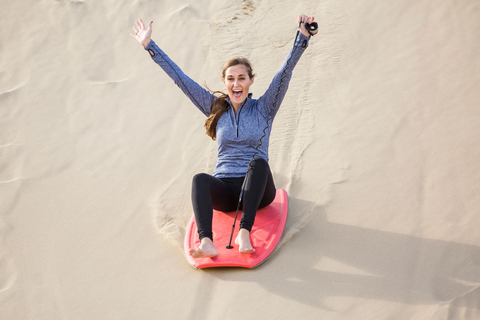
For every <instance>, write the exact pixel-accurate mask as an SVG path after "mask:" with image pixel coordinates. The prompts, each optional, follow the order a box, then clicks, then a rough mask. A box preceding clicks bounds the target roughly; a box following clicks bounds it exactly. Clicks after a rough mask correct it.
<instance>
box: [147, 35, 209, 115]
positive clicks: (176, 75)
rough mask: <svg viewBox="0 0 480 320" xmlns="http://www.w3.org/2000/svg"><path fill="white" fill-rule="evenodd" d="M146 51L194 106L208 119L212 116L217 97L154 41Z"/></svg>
mask: <svg viewBox="0 0 480 320" xmlns="http://www.w3.org/2000/svg"><path fill="white" fill-rule="evenodd" d="M145 50H147V51H148V53H150V56H151V57H152V59H153V61H155V63H156V64H158V65H159V66H160V67H161V68H162V69H163V70H164V71H165V72H166V73H167V75H168V76H169V77H170V78H172V80H173V81H174V82H175V84H176V85H177V86H178V87H179V88H180V89H181V90H182V91H183V93H185V95H186V96H187V97H188V98H189V99H190V100H191V101H192V102H193V104H194V105H195V106H196V107H197V108H198V109H199V110H200V111H201V112H202V113H203V114H205V115H206V116H207V117H208V116H209V115H210V106H211V103H212V100H213V99H215V96H214V95H213V94H211V93H210V92H209V91H208V90H206V89H205V88H203V87H202V86H200V85H199V84H198V83H196V82H195V81H193V80H192V79H191V78H189V77H188V76H187V75H186V74H185V73H183V71H182V70H181V69H180V68H179V67H178V66H177V65H176V64H175V63H174V62H173V61H172V60H171V59H170V58H169V57H168V56H167V55H166V54H165V52H163V51H162V50H161V49H160V48H159V47H158V46H157V45H156V44H155V42H154V41H153V40H151V41H150V43H149V44H148V45H147V46H146V47H145Z"/></svg>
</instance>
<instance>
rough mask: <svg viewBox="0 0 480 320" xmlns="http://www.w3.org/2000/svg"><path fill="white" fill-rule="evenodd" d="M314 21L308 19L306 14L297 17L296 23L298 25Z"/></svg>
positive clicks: (311, 18) (312, 18) (310, 18)
mask: <svg viewBox="0 0 480 320" xmlns="http://www.w3.org/2000/svg"><path fill="white" fill-rule="evenodd" d="M314 19H315V18H314V17H310V16H307V15H306V14H303V13H302V14H301V15H299V16H298V21H297V22H298V23H299V24H300V23H312V22H313V20H314Z"/></svg>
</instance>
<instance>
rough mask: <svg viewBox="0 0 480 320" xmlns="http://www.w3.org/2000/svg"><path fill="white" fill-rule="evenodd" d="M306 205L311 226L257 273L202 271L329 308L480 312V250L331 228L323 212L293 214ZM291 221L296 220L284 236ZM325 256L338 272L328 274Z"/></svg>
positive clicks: (295, 204) (297, 204)
mask: <svg viewBox="0 0 480 320" xmlns="http://www.w3.org/2000/svg"><path fill="white" fill-rule="evenodd" d="M302 208H303V209H304V208H313V209H311V210H312V212H311V214H310V213H309V215H310V218H309V219H308V223H306V224H304V226H303V229H302V230H300V231H299V232H295V235H294V236H293V237H291V238H290V239H289V240H287V241H286V242H285V243H284V244H283V246H282V247H281V249H280V250H279V251H277V252H276V253H275V254H274V255H273V256H272V257H271V258H270V259H269V260H268V261H266V262H265V263H264V264H263V265H261V266H260V267H259V268H257V269H253V270H247V269H237V268H220V269H205V270H204V272H207V273H208V275H209V278H210V276H211V277H216V278H219V279H221V280H222V281H250V282H255V283H258V284H259V285H261V286H262V287H264V288H265V289H266V290H267V291H269V292H272V293H274V294H276V295H279V296H282V297H284V298H286V299H291V300H296V301H298V302H300V303H303V304H307V305H310V306H312V307H315V308H320V309H329V308H328V307H327V306H326V305H325V304H324V301H325V299H326V298H328V297H332V296H341V297H359V298H364V299H374V300H383V301H393V302H401V303H407V304H414V305H428V304H441V303H449V304H450V307H453V308H455V307H464V308H465V307H466V308H474V309H480V289H479V288H480V247H478V246H472V245H465V244H460V243H454V242H448V241H441V240H430V239H422V238H418V237H414V236H408V235H402V234H396V233H391V232H384V231H379V230H374V229H367V228H361V227H355V226H349V225H342V224H337V223H329V222H328V221H327V220H326V214H325V209H324V208H323V207H315V206H314V205H313V204H312V203H309V202H307V201H303V200H298V199H290V212H291V215H294V212H295V210H296V209H302ZM297 215H298V211H297ZM296 220H297V221H298V220H299V217H298V216H297V217H296ZM292 224H295V217H294V221H293V222H292V221H291V220H290V221H289V222H287V229H286V232H289V229H288V228H289V227H290V228H291V227H292ZM295 248H309V249H308V250H295ZM305 252H308V254H305ZM323 259H329V260H334V261H335V263H336V265H339V266H340V267H339V268H338V271H335V270H328V271H327V270H323V269H322V260H323ZM275 264H280V265H281V267H274V265H275ZM462 297H464V299H462Z"/></svg>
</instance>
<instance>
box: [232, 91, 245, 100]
mask: <svg viewBox="0 0 480 320" xmlns="http://www.w3.org/2000/svg"><path fill="white" fill-rule="evenodd" d="M242 92H243V90H242V89H234V90H233V97H234V98H236V99H239V98H240V97H241V96H242Z"/></svg>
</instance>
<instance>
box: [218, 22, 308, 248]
mask: <svg viewBox="0 0 480 320" xmlns="http://www.w3.org/2000/svg"><path fill="white" fill-rule="evenodd" d="M315 24H316V23H315ZM306 25H307V24H306ZM307 31H308V33H310V31H309V28H308V27H307ZM299 33H300V31H297V34H296V35H295V42H294V43H296V42H297V38H298V35H299ZM315 33H316V32H315ZM310 34H311V35H313V34H312V33H310ZM292 56H293V50H292V53H291V54H290V57H289V58H288V60H287V63H286V66H285V68H284V69H283V74H282V77H281V78H280V84H279V86H278V90H277V93H276V94H275V100H274V101H273V104H272V108H271V109H270V112H269V113H268V118H267V125H266V127H265V128H264V129H263V135H262V136H261V137H260V140H259V144H258V145H257V146H256V147H255V153H254V154H253V156H252V160H254V159H255V156H256V155H257V154H258V153H259V152H260V150H259V149H260V147H261V146H262V144H263V142H262V140H263V138H265V136H266V135H267V130H268V128H269V127H270V123H269V122H270V120H272V118H273V111H274V110H275V106H276V105H277V100H278V95H279V93H280V89H281V88H282V86H283V79H284V78H285V77H286V76H287V75H286V71H287V69H288V64H289V62H290V60H291V59H292ZM252 160H250V163H251V162H252ZM250 170H251V166H250V164H249V165H248V168H247V172H246V173H245V179H244V180H243V184H242V190H241V191H240V196H239V199H238V204H237V212H236V213H235V219H234V220H233V226H232V233H231V235H230V241H229V243H228V246H227V247H226V248H227V249H232V248H233V246H232V239H233V232H234V231H235V224H236V222H237V216H238V211H239V210H240V203H241V202H242V198H243V192H244V190H245V185H246V182H247V179H248V173H249V172H250Z"/></svg>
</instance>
